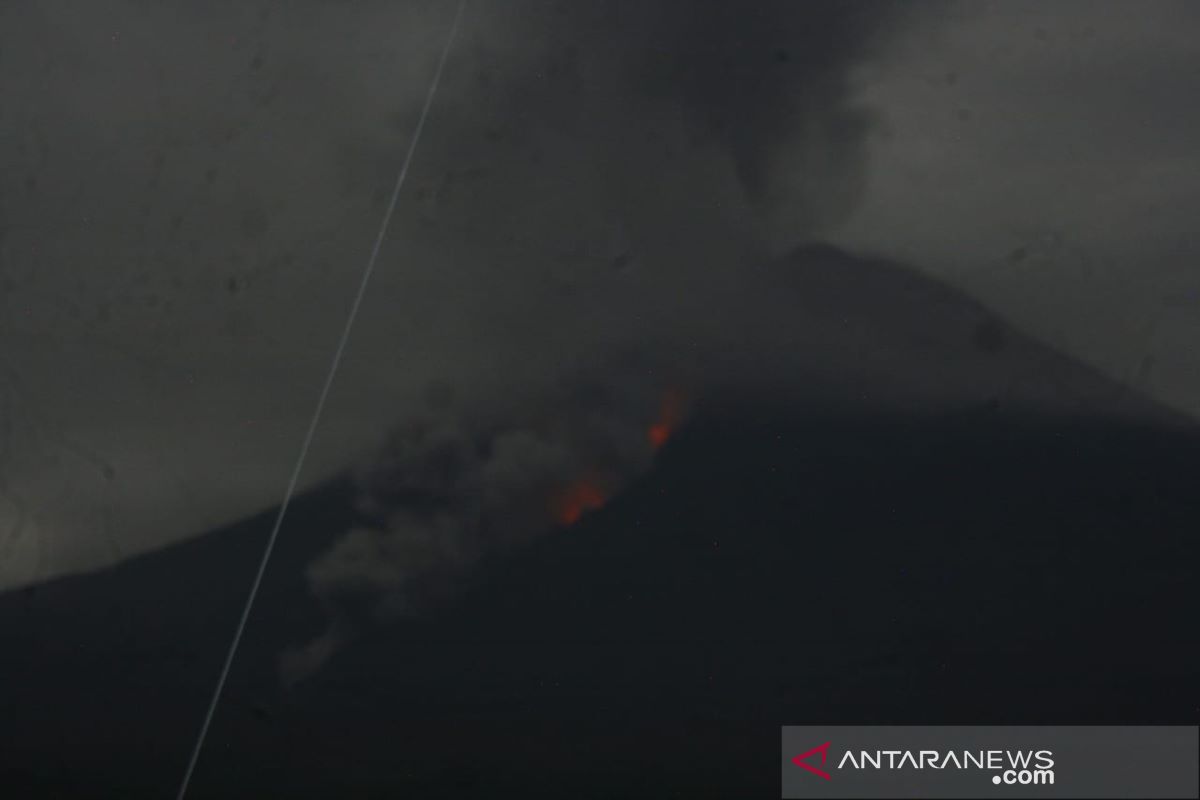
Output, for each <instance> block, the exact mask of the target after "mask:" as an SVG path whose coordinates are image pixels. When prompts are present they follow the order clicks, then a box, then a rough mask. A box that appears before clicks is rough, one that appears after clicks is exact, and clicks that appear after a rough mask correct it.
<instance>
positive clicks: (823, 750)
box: [792, 742, 832, 781]
mask: <svg viewBox="0 0 1200 800" xmlns="http://www.w3.org/2000/svg"><path fill="white" fill-rule="evenodd" d="M829 744H830V743H829V742H826V743H825V744H823V745H819V746H817V747H814V748H813V749H812V750H809V751H808V752H807V753H801V754H800V755H798V756H796V757H795V758H793V759H792V763H793V764H795V765H796V766H797V767H800V768H801V769H806V770H808V771H809V772H811V773H812V774H813V775H820V776H821V777H822V778H824V779H825V780H827V781H828V780H832V778H830V776H829V773H828V772H826V771H825V770H822V769H817V768H816V767H814V766H813V765H812V764H805V763H804V759H806V758H808V757H809V756H811V755H813V754H814V753H820V754H821V766H825V759H826V757H827V756H828V755H829Z"/></svg>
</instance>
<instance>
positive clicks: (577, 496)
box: [554, 478, 608, 525]
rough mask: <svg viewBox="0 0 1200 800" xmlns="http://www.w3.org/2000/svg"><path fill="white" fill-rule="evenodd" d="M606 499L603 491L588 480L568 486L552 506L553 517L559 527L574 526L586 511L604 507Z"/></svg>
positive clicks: (592, 481) (584, 479)
mask: <svg viewBox="0 0 1200 800" xmlns="http://www.w3.org/2000/svg"><path fill="white" fill-rule="evenodd" d="M607 499H608V498H607V497H606V496H605V493H604V490H603V489H601V488H600V486H599V485H598V484H597V483H596V482H595V481H594V480H592V479H590V478H583V479H580V480H578V481H575V482H574V483H572V484H571V485H569V486H568V487H567V488H566V489H565V490H564V491H563V493H562V495H560V496H559V498H558V500H557V502H556V503H555V504H554V505H555V507H554V517H555V519H556V520H557V521H558V524H559V525H574V524H575V523H576V522H578V521H579V518H580V517H582V516H583V515H584V514H585V513H587V512H588V511H595V510H596V509H598V508H602V507H603V506H604V503H605V501H606V500H607Z"/></svg>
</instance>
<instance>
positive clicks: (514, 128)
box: [282, 0, 898, 683]
mask: <svg viewBox="0 0 1200 800" xmlns="http://www.w3.org/2000/svg"><path fill="white" fill-rule="evenodd" d="M897 13H898V12H897V11H896V10H895V8H894V7H893V6H890V5H883V4H866V5H864V4H860V3H846V2H836V3H832V2H831V3H790V2H766V3H757V4H754V6H753V7H752V8H736V9H735V8H733V7H732V6H729V5H728V4H724V3H719V2H715V1H712V0H704V1H703V2H686V3H685V2H672V1H670V0H659V1H656V2H647V3H623V2H622V3H617V2H610V3H587V4H581V3H571V2H529V3H522V4H519V5H517V6H515V7H514V6H511V5H510V4H507V3H506V4H494V5H490V4H479V5H478V6H477V7H476V8H474V9H473V10H472V11H471V16H470V17H469V21H468V22H467V23H466V24H465V27H464V31H463V34H462V37H461V41H462V45H461V47H460V48H459V51H458V52H457V53H456V54H455V55H454V56H453V57H452V59H451V62H450V65H449V66H448V67H447V71H446V74H445V78H444V83H443V90H442V95H441V97H440V98H439V108H438V109H437V111H436V113H435V123H434V128H432V129H431V133H432V135H431V137H430V142H429V144H428V146H426V145H425V144H424V143H423V147H424V148H425V150H424V152H423V153H422V154H421V160H422V161H423V162H426V163H430V164H441V165H446V164H456V165H457V166H456V167H454V168H453V169H450V170H445V168H444V167H443V170H444V171H442V172H441V173H440V174H437V173H436V171H435V170H432V169H430V168H425V169H424V170H423V171H422V170H420V169H419V170H418V173H419V174H415V175H414V178H415V180H416V183H415V185H414V187H413V191H412V194H411V197H409V198H408V199H407V200H406V201H405V203H407V205H405V203H402V204H401V207H400V208H399V209H398V211H397V217H398V219H407V220H410V222H409V226H410V228H413V227H415V228H416V229H417V231H416V235H417V236H419V237H420V236H423V237H427V239H426V241H431V242H433V243H434V245H433V247H437V246H448V247H451V248H455V247H458V246H459V245H458V244H456V243H461V242H463V241H469V242H471V243H473V244H474V245H475V246H476V249H472V250H466V251H465V255H463V256H462V257H461V258H456V257H454V256H445V260H446V261H447V262H450V263H448V264H445V265H443V266H442V268H441V269H442V273H439V275H438V277H437V278H436V281H435V282H434V283H433V285H434V286H435V287H439V286H442V283H441V282H444V288H445V290H446V291H447V292H448V294H447V297H448V298H452V299H453V302H454V303H455V304H456V305H457V306H458V313H459V314H460V315H463V316H466V317H468V318H469V319H470V320H471V321H470V322H469V323H467V326H466V328H467V329H468V330H473V329H475V328H476V327H478V328H479V329H484V328H485V326H486V329H488V330H497V329H498V330H502V331H503V335H501V336H496V337H492V338H490V339H489V340H487V341H486V342H484V341H478V340H476V342H475V345H477V346H478V348H479V349H480V351H479V352H476V351H475V350H473V349H472V347H471V345H470V344H469V343H463V344H456V347H457V348H458V349H456V351H455V352H456V353H457V354H458V355H462V356H463V357H462V358H455V359H452V360H450V361H449V362H448V363H449V366H446V367H444V368H443V369H442V374H439V375H437V376H435V378H436V379H438V380H443V381H446V382H447V383H449V384H450V385H453V386H454V387H455V391H456V393H457V394H458V395H459V396H460V397H462V398H464V399H463V400H461V401H459V402H456V403H451V404H443V405H442V406H441V407H437V408H434V407H427V408H425V409H424V410H421V411H419V412H416V413H410V414H408V416H407V417H406V418H405V421H403V422H402V423H401V424H400V425H399V426H398V427H397V428H396V429H395V430H394V431H393V432H392V433H391V435H390V437H389V439H388V441H387V443H386V444H385V445H384V446H383V447H381V448H380V449H379V450H378V451H377V454H376V456H375V457H374V458H373V459H371V460H370V461H368V462H367V463H366V464H365V465H363V466H362V467H361V468H360V469H359V471H358V473H357V484H356V485H357V491H358V495H359V497H358V502H359V506H360V510H361V511H362V512H363V513H364V515H365V516H366V517H367V518H368V519H369V520H370V522H369V523H367V524H364V525H361V526H359V527H357V528H355V529H354V530H351V531H347V532H346V534H345V535H344V536H343V537H342V538H340V539H339V540H338V541H337V542H336V543H335V544H334V545H333V547H332V548H331V549H330V550H329V551H328V552H327V553H325V554H324V555H323V556H322V557H321V558H319V559H318V560H317V561H315V562H314V563H313V564H311V565H310V568H309V570H308V579H309V582H310V585H311V587H312V590H313V592H314V593H315V595H316V596H317V597H319V598H320V599H321V601H322V602H323V603H324V604H325V606H326V607H327V609H328V611H329V616H330V619H331V625H330V628H329V630H328V631H327V632H326V633H325V634H324V635H323V636H321V637H319V638H318V639H316V640H314V641H313V642H310V643H309V644H308V645H306V646H304V647H301V648H298V649H295V650H293V651H291V652H289V653H287V654H285V656H284V659H283V663H282V673H283V678H284V681H285V683H292V682H295V681H296V680H299V679H301V678H303V677H304V676H305V675H307V674H310V673H311V672H312V671H313V670H315V669H317V668H319V666H320V664H321V663H322V661H323V660H324V659H325V658H327V657H329V656H330V655H331V654H332V653H333V652H334V651H335V650H336V648H337V647H338V645H339V644H340V643H341V642H342V641H343V640H344V639H345V638H346V637H347V636H351V635H353V631H354V630H356V629H357V627H358V626H360V625H362V624H364V623H365V622H366V621H369V620H376V619H381V618H383V619H386V618H391V617H394V616H396V615H406V614H416V613H419V612H420V611H421V609H423V608H427V607H428V606H429V605H431V604H433V603H436V602H437V601H438V600H439V599H441V598H443V597H445V596H446V595H448V594H450V593H452V592H453V589H454V587H455V586H456V585H458V584H459V582H461V581H462V580H463V579H464V576H466V575H467V574H468V573H469V572H470V571H471V569H472V568H473V567H474V566H476V565H477V564H478V563H479V562H480V561H481V560H482V559H484V558H485V557H486V556H487V554H488V553H490V552H494V551H498V550H502V549H506V548H511V547H514V546H518V545H520V544H521V543H523V542H525V541H527V540H529V539H530V538H532V537H535V536H538V535H542V534H545V533H547V532H549V531H553V530H556V529H560V528H562V527H565V526H569V525H571V524H573V523H574V522H576V521H578V520H579V519H580V518H582V517H583V516H584V515H585V514H587V513H589V512H590V511H593V510H595V509H597V508H599V507H600V506H601V505H603V504H604V503H605V502H606V501H607V500H608V498H610V497H611V496H612V495H613V494H614V493H616V492H619V491H620V490H621V489H622V487H623V486H625V485H626V484H627V483H628V482H629V481H630V480H633V479H634V478H635V477H636V476H637V475H638V474H640V473H641V472H642V471H643V470H645V469H646V467H647V466H648V465H649V463H650V461H651V459H652V456H653V452H654V450H655V449H656V448H657V447H660V446H662V444H663V443H664V442H665V441H666V440H667V439H668V438H669V436H670V435H671V433H672V432H673V431H674V429H675V428H677V427H678V425H679V424H680V423H681V422H682V419H683V411H684V406H685V402H684V400H685V397H686V394H685V393H684V392H683V391H681V387H682V386H684V385H686V387H687V391H688V393H690V392H692V391H699V392H701V393H702V392H703V391H704V390H705V385H706V384H710V383H713V382H719V381H721V380H722V376H721V375H720V374H719V372H720V370H719V369H716V370H714V365H715V364H716V363H717V362H716V361H714V360H711V359H709V360H708V361H706V358H707V357H708V355H709V354H710V353H712V352H713V351H717V350H722V349H724V350H728V349H729V348H730V347H733V348H735V349H736V350H737V351H738V352H747V353H753V352H754V351H755V349H756V348H757V347H760V346H761V347H762V348H769V347H774V346H775V345H774V344H773V342H774V340H775V339H776V338H777V331H772V330H770V329H769V328H768V327H766V326H756V325H752V324H748V325H746V326H744V330H742V329H741V328H742V326H741V325H740V323H741V322H747V323H749V322H750V321H751V320H754V319H755V318H756V316H757V315H759V314H761V313H762V311H763V309H764V308H765V307H767V306H770V307H772V308H774V307H775V306H776V305H777V301H773V300H771V296H772V293H773V291H774V290H773V288H772V287H771V285H770V283H769V280H768V282H764V276H763V275H762V274H759V273H757V272H755V270H754V269H753V265H754V264H755V263H760V262H761V261H762V260H763V259H764V258H766V257H767V256H768V255H769V254H770V253H771V252H773V251H775V250H777V249H779V248H780V247H781V246H792V245H795V244H796V243H798V242H803V241H807V240H809V239H811V238H813V237H814V236H818V235H819V234H820V232H821V231H823V230H824V229H826V228H827V227H828V226H830V225H832V224H835V223H836V222H837V221H838V220H839V219H840V218H841V217H842V215H844V214H845V213H846V212H847V211H849V210H850V209H851V208H852V207H853V204H854V202H855V200H856V198H857V194H858V190H859V188H860V182H861V172H862V169H863V152H862V151H863V146H864V139H865V135H866V133H867V130H868V128H869V118H868V117H867V116H866V115H865V114H864V113H863V112H862V111H861V110H860V109H858V108H857V107H855V105H854V104H853V103H852V102H851V100H850V70H851V68H852V67H853V66H854V65H855V64H857V63H858V62H860V61H861V60H862V59H863V58H865V57H866V55H867V53H869V51H870V48H871V46H872V42H873V40H874V37H875V36H876V35H877V34H878V32H879V31H880V30H881V29H882V28H883V27H884V26H886V24H887V23H889V22H892V21H894V17H895V16H896V15H897ZM434 131H436V132H434ZM411 220H417V222H415V223H414V222H411ZM697 232H699V234H698V233H697ZM431 250H432V248H431ZM460 252H464V251H460ZM472 264H477V265H478V267H479V268H475V267H473V266H472ZM768 277H769V276H768ZM437 307H439V308H440V307H442V306H437ZM418 313H421V312H420V311H418ZM775 313H776V312H775V311H772V316H774V315H775ZM461 318H462V316H459V317H456V319H461ZM444 322H445V321H444V320H440V319H439V320H433V321H431V324H432V325H436V324H444ZM743 335H744V336H747V337H748V339H747V341H731V337H732V338H733V339H737V338H738V337H739V336H743ZM460 336H462V334H461V332H460V331H458V330H455V331H454V332H453V333H451V334H447V338H453V339H454V340H456V342H457V340H458V338H459V337H460ZM616 353H634V354H636V356H637V358H638V359H641V360H642V363H652V364H654V365H656V366H658V367H662V369H657V370H650V369H641V368H631V367H630V366H629V365H628V364H627V363H626V364H622V365H621V366H618V367H613V366H611V365H612V364H615V363H618V362H619V359H614V354H616ZM480 359H486V364H483V365H481V364H480V363H478V362H479V360H480ZM584 359H586V360H588V361H590V362H591V363H597V364H608V365H610V366H608V367H604V368H598V369H594V370H590V371H588V370H582V369H580V368H579V367H578V364H579V363H580V362H581V360H584ZM499 365H503V366H502V367H501V366H499ZM664 374H673V375H684V376H686V378H685V379H684V380H683V381H668V380H666V379H664V378H662V377H661V376H662V375H664ZM487 376H490V378H489V377H487ZM513 386H519V387H521V388H520V389H519V390H514V389H513Z"/></svg>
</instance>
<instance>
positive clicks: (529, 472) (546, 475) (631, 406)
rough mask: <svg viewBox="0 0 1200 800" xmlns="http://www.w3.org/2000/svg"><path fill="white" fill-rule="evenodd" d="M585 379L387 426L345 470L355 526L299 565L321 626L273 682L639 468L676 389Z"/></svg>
mask: <svg viewBox="0 0 1200 800" xmlns="http://www.w3.org/2000/svg"><path fill="white" fill-rule="evenodd" d="M599 377H600V380H596V378H595V377H593V378H592V379H585V380H580V381H573V382H571V383H569V384H563V385H561V386H560V387H559V391H557V392H555V393H552V394H551V396H548V397H545V398H543V399H542V402H541V403H539V404H537V405H535V406H530V407H529V408H527V409H525V413H524V414H523V415H520V416H518V417H516V418H512V419H509V420H507V421H506V422H505V423H497V422H496V421H494V420H489V419H486V418H482V417H479V416H476V415H473V414H471V413H470V412H469V411H468V410H466V409H462V408H459V407H457V405H456V404H455V403H454V402H453V401H448V400H446V399H445V398H443V399H442V400H441V401H440V402H432V403H431V407H430V408H429V409H428V410H427V411H426V412H425V413H424V414H421V415H418V416H416V417H413V418H410V419H409V420H407V421H406V422H405V423H404V424H403V425H401V426H400V427H399V428H397V429H396V430H395V431H394V432H393V433H392V435H391V436H390V437H389V439H388V440H387V442H386V443H385V444H384V445H383V446H382V447H381V448H380V449H379V450H378V452H377V453H376V454H375V455H374V457H373V458H371V459H369V460H367V461H365V462H364V463H363V464H361V465H360V466H359V468H358V470H357V471H356V473H355V476H354V486H355V491H356V504H357V510H358V512H359V513H360V514H361V515H362V517H363V519H364V520H365V522H364V524H362V525H360V526H359V527H356V528H354V529H353V530H350V531H348V532H347V533H346V534H345V535H344V536H343V537H341V538H340V539H338V540H337V541H336V542H335V544H334V545H333V546H332V548H330V549H329V550H328V551H327V552H326V553H324V554H323V555H322V556H321V557H320V558H318V559H317V560H316V561H314V562H313V563H312V564H311V565H310V566H309V568H308V573H307V577H308V581H309V584H310V586H311V588H312V590H313V592H314V593H315V594H316V595H317V596H318V597H319V598H320V599H321V600H322V601H323V602H324V604H325V605H326V608H327V610H328V612H329V614H330V617H331V620H332V625H331V627H330V629H329V630H328V631H327V632H326V633H325V634H324V635H322V636H321V637H318V638H317V639H316V640H315V641H313V642H310V643H309V644H308V645H307V646H305V647H303V648H299V649H297V650H295V651H293V652H289V653H287V654H285V656H284V659H283V663H282V670H283V678H284V681H285V683H289V684H290V683H292V682H294V681H296V680H298V679H300V678H302V677H303V676H305V675H307V674H309V673H310V672H311V671H313V670H314V669H316V668H317V667H318V666H319V665H320V664H321V662H323V661H324V660H325V659H326V658H328V657H329V655H331V654H332V652H333V651H334V649H335V647H336V645H337V644H339V643H340V642H341V641H342V639H343V638H345V637H346V636H348V635H351V633H352V632H353V631H354V630H355V629H356V628H357V627H358V626H359V625H361V624H363V623H364V622H366V621H370V620H380V619H389V618H393V617H395V616H399V615H406V614H416V613H419V612H420V611H421V610H422V609H425V608H428V607H429V606H431V605H432V604H435V603H437V602H439V601H440V600H442V599H443V598H444V597H445V596H446V595H447V594H448V593H450V592H451V591H452V590H453V589H454V588H455V587H456V585H457V584H458V582H459V581H460V580H461V579H463V578H464V576H466V575H467V574H468V573H469V571H470V570H471V568H472V567H474V566H475V564H476V563H477V562H478V561H479V560H480V559H481V558H483V557H484V556H486V555H487V554H488V553H489V552H493V551H496V550H502V549H506V548H509V547H513V546H516V545H520V544H521V543H523V542H526V541H528V540H530V539H532V538H533V537H535V536H538V535H542V534H544V533H547V532H549V531H551V530H555V529H561V528H564V527H569V526H571V525H574V524H575V523H577V522H578V521H579V520H580V519H581V518H582V517H583V516H584V515H586V514H588V513H590V512H592V511H595V510H597V509H599V508H601V507H602V506H603V505H604V504H605V503H606V502H607V500H608V498H610V497H612V496H613V495H614V494H615V493H617V492H619V491H620V490H621V489H622V488H623V487H624V486H625V485H626V484H627V483H628V482H629V481H630V480H633V479H635V478H636V477H637V475H638V474H640V473H641V472H642V471H643V470H645V468H646V467H647V466H648V465H649V463H650V460H651V458H652V457H653V453H654V451H655V450H657V449H658V448H660V447H662V446H663V445H664V444H666V442H667V441H668V440H669V438H670V437H671V435H673V433H674V432H675V430H676V429H677V428H678V427H679V425H681V424H682V422H683V418H684V413H685V410H686V409H685V404H686V397H685V394H684V392H683V390H682V389H681V388H679V387H676V386H671V387H667V388H665V390H658V389H656V388H655V386H656V383H657V381H655V380H652V379H647V378H646V377H642V378H639V377H636V373H631V372H630V371H628V370H626V371H618V370H615V369H614V370H607V371H604V372H602V373H601V374H600V376H599Z"/></svg>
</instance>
